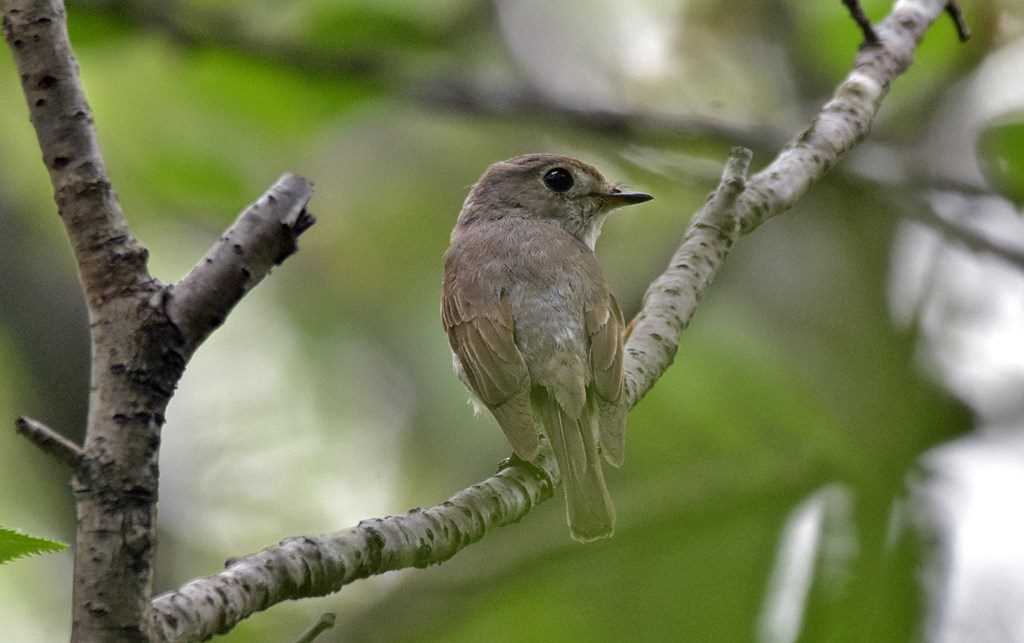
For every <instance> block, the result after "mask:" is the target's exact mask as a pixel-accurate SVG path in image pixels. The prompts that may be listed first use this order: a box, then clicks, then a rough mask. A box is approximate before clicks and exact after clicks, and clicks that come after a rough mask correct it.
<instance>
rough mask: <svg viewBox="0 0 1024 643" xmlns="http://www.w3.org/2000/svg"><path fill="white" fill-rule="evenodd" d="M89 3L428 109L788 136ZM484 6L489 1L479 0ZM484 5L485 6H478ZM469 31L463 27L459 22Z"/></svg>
mask: <svg viewBox="0 0 1024 643" xmlns="http://www.w3.org/2000/svg"><path fill="white" fill-rule="evenodd" d="M84 4H85V5H86V6H88V7H89V8H90V9H93V10H102V11H108V12H116V14H117V15H118V16H119V17H124V16H125V14H126V13H127V15H128V17H129V18H130V19H132V20H135V21H137V22H138V24H140V25H141V26H143V27H145V28H148V29H152V30H154V31H157V32H159V33H162V34H165V35H166V36H168V37H169V38H172V39H174V40H175V41H176V42H178V43H180V44H182V45H183V46H191V47H194V46H206V47H216V48H221V49H226V50H231V51H236V52H238V53H241V54H243V55H248V56H254V57H258V58H260V59H261V60H267V61H270V62H272V63H274V64H277V65H282V66H287V67H291V68H296V69H300V70H302V71H305V72H309V73H313V74H316V75H318V76H330V77H337V78H339V79H343V80H345V81H347V82H351V81H352V80H354V79H355V80H360V81H363V82H368V83H372V84H374V85H375V86H378V87H381V88H382V89H384V90H385V91H388V92H391V93H392V94H394V95H397V96H401V97H404V98H408V99H410V100H411V101H412V102H414V103H416V104H418V105H419V106H421V107H422V108H424V109H427V110H434V111H439V112H443V113H445V114H450V113H451V112H453V111H454V112H459V113H462V114H466V115H470V116H477V117H493V118H503V119H522V120H529V121H530V122H531V123H537V122H538V121H540V122H545V123H548V124H551V125H555V126H561V125H565V126H571V127H574V128H577V129H581V130H586V131H591V132H595V133H598V134H601V135H603V136H609V137H618V138H622V139H628V140H630V141H633V142H636V140H637V139H640V140H650V141H658V142H661V143H665V142H666V141H669V140H679V141H688V140H694V139H701V138H713V139H715V140H724V141H730V142H733V143H735V144H742V145H744V146H747V147H750V148H753V149H754V150H757V151H765V152H768V151H771V150H775V149H777V148H778V146H779V145H781V144H782V143H783V142H784V141H785V133H784V132H782V131H780V130H778V129H777V128H774V127H769V126H750V125H745V124H740V123H731V122H729V121H726V120H722V119H717V118H714V117H711V116H698V117H689V116H681V115H677V114H667V113H649V112H636V111H614V110H608V109H593V108H591V107H579V106H573V105H570V104H566V103H562V102H559V101H557V100H554V99H552V98H550V97H548V96H546V95H544V94H543V93H541V92H538V91H536V90H535V89H533V88H532V87H529V86H527V85H516V84H514V83H512V82H510V83H507V84H505V85H504V86H503V87H501V88H500V89H495V88H493V87H490V86H485V85H483V84H481V83H479V82H477V81H476V80H474V79H472V78H469V77H467V75H466V74H465V73H464V72H463V71H462V70H461V69H441V70H440V71H437V72H435V73H428V74H426V76H427V78H426V79H424V78H423V76H424V73H423V71H422V70H420V69H417V70H416V72H415V73H416V75H415V76H410V75H409V73H408V72H407V71H406V70H404V69H403V68H402V67H401V66H400V65H398V64H396V63H395V61H394V60H392V59H391V58H390V57H389V56H387V55H382V54H381V53H380V52H378V51H374V52H360V51H352V50H342V51H331V50H326V49H322V48H317V47H312V46H310V45H309V44H308V43H304V42H290V41H287V40H282V39H279V38H272V37H267V36H262V35H260V34H256V33H252V32H249V31H246V30H244V29H242V28H240V27H239V24H240V23H239V21H238V20H237V19H232V16H231V14H230V13H229V12H223V13H218V12H214V11H204V10H197V9H195V8H182V7H181V6H180V4H179V3H176V4H174V5H168V4H167V3H159V2H152V1H150V0H130V1H129V2H127V3H124V2H114V1H112V0H88V1H87V2H85V3H84ZM478 6H479V7H482V8H483V7H487V6H489V3H485V2H481V3H479V5H478ZM478 11H480V9H478ZM459 30H460V31H462V30H465V26H462V27H459Z"/></svg>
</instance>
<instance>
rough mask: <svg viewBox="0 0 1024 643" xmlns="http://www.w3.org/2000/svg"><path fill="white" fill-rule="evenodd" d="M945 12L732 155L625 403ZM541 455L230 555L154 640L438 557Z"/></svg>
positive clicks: (541, 491) (688, 242) (840, 148)
mask: <svg viewBox="0 0 1024 643" xmlns="http://www.w3.org/2000/svg"><path fill="white" fill-rule="evenodd" d="M944 10H945V2H942V1H941V0H899V1H898V2H897V3H896V5H895V7H894V9H893V12H892V14H891V15H890V16H889V18H887V19H886V20H885V22H883V23H882V24H881V25H879V27H878V35H879V43H878V44H877V45H876V46H873V47H869V48H865V50H864V51H862V52H861V53H860V54H859V55H858V57H857V61H856V67H855V70H854V71H853V72H852V73H851V74H850V76H849V77H848V78H847V79H846V80H845V81H844V82H843V84H842V85H841V86H840V87H839V89H838V91H837V92H836V95H835V97H834V98H833V99H832V100H831V101H829V103H828V104H826V105H825V106H824V108H823V109H822V112H821V114H819V116H818V118H817V119H815V122H814V124H812V126H811V127H810V128H809V129H808V130H807V131H806V132H804V134H802V135H801V136H799V137H798V138H797V139H795V140H794V141H793V142H792V143H790V144H789V146H787V147H786V148H785V149H784V150H783V151H782V153H780V155H779V156H778V157H777V158H776V159H775V160H774V161H773V162H772V163H771V165H769V166H768V167H767V168H766V169H764V170H762V171H761V172H759V173H758V174H757V175H755V176H754V177H753V178H751V179H750V180H749V181H748V182H747V183H746V189H744V181H743V177H744V176H745V174H746V171H747V166H748V164H749V162H750V154H749V152H747V151H746V150H734V151H733V153H732V155H731V157H730V161H729V163H728V164H727V166H726V170H725V173H724V174H723V180H722V182H721V184H720V185H719V188H718V189H717V190H716V191H715V192H714V193H713V194H712V196H711V197H710V198H709V200H708V202H707V203H706V204H705V206H704V207H703V208H702V209H701V211H700V212H699V213H698V214H697V215H696V216H695V217H694V219H693V221H692V223H691V225H690V226H689V228H688V230H687V232H686V235H685V236H684V238H683V242H682V245H681V247H680V249H679V250H678V251H677V252H676V254H675V255H674V256H673V259H672V262H671V263H670V265H669V267H668V269H667V270H666V272H665V274H663V275H662V276H661V277H659V278H658V279H657V280H656V281H655V282H654V283H653V284H652V286H651V288H650V289H649V290H648V293H647V295H646V296H645V299H644V306H643V309H642V310H641V312H640V314H639V315H638V318H637V320H636V324H635V326H634V328H633V331H632V334H631V335H630V337H629V340H628V343H627V363H626V372H627V378H628V380H627V381H628V384H627V386H628V395H629V399H630V403H631V404H635V403H636V402H637V401H638V400H639V399H640V398H641V397H642V396H643V395H644V393H645V392H646V391H647V390H649V389H650V387H651V386H652V385H653V383H654V382H655V381H656V380H657V378H658V376H660V374H661V373H662V372H664V370H665V369H666V368H667V367H668V365H669V364H670V363H671V361H672V359H673V357H674V354H675V351H676V346H677V344H678V336H679V333H680V332H681V331H682V330H683V329H684V328H685V327H686V324H687V323H688V321H689V319H690V318H691V317H692V315H693V312H694V310H695V307H696V305H697V303H698V302H699V301H700V298H701V295H702V294H703V292H704V290H705V289H706V288H707V286H708V285H709V284H710V283H711V280H712V279H713V277H714V275H715V273H716V272H717V270H718V268H719V267H720V265H721V263H722V261H723V260H724V258H725V256H726V255H727V253H728V251H729V248H730V247H731V245H732V244H733V242H734V241H735V239H736V237H737V236H738V235H739V234H741V233H743V232H750V231H752V230H753V229H755V228H756V227H757V226H758V225H760V224H761V223H762V222H764V221H765V220H766V219H767V218H769V217H771V216H774V215H776V214H779V213H781V212H784V211H785V210H787V209H789V208H791V207H792V206H793V205H794V204H795V203H796V201H797V200H798V199H799V198H800V197H801V196H802V195H803V194H804V193H805V192H806V191H807V190H808V189H809V188H810V186H811V185H812V184H813V183H814V182H815V181H817V180H818V179H820V178H821V177H822V176H824V174H825V173H826V172H827V171H828V170H829V169H830V168H832V167H833V166H834V165H835V164H836V163H837V162H838V161H839V159H840V158H841V157H842V156H843V155H844V154H845V153H846V152H847V151H849V149H850V148H852V147H853V146H854V145H855V144H856V143H857V142H859V141H860V140H861V139H862V138H863V137H864V136H865V135H866V134H867V131H868V129H869V127H870V124H871V121H872V119H873V117H874V115H875V114H876V113H877V111H878V107H879V105H880V103H881V100H882V98H883V97H884V95H885V90H886V89H887V88H888V85H889V83H890V82H891V81H892V80H893V79H894V78H895V77H896V76H898V75H899V74H900V73H902V72H903V71H904V70H906V68H907V67H908V66H909V65H910V62H911V58H912V53H913V50H914V48H915V47H916V45H917V43H918V42H919V41H920V39H921V36H922V35H923V33H924V31H925V29H926V28H927V27H928V25H930V24H931V23H932V22H933V21H934V20H935V19H936V18H937V17H938V16H939V15H941V14H942V12H943V11H944ZM545 457H546V458H548V459H546V460H543V461H542V462H541V466H540V467H539V468H538V467H534V466H533V465H530V464H526V463H523V462H519V461H514V462H513V463H512V464H510V465H509V466H508V467H506V468H505V469H503V470H502V471H500V472H499V473H498V474H497V475H496V476H493V477H491V478H489V479H488V480H486V481H484V482H482V483H480V484H477V485H474V486H473V487H470V488H469V489H466V490H464V491H462V492H460V493H458V494H456V495H455V496H453V497H452V498H451V499H450V500H448V501H446V502H444V503H442V504H441V505H438V506H436V507H432V508H430V509H427V510H413V511H411V512H409V513H407V514H404V515H402V516H392V517H388V518H384V519H374V520H367V521H363V522H362V523H360V524H359V525H358V526H356V527H353V528H351V529H348V530H345V531H341V532H337V533H334V534H329V535H326V536H319V537H299V538H292V539H288V540H285V541H283V542H282V543H280V544H279V545H276V546H273V547H269V548H267V549H265V550H263V551H262V552H259V553H257V554H254V555H251V556H247V557H245V558H241V559H238V560H234V561H232V562H231V563H230V565H229V566H228V568H227V569H226V570H224V571H223V572H221V573H219V574H216V575H213V576H208V577H205V578H200V579H196V580H193V581H191V582H189V583H188V584H186V585H185V586H183V587H182V588H181V589H179V590H176V591H173V592H168V593H166V594H163V595H161V596H158V597H157V598H156V599H155V600H154V602H153V619H154V626H153V630H154V633H156V634H157V636H158V640H163V641H195V640H203V639H206V638H208V637H210V636H213V635H214V634H216V633H220V632H225V631H227V630H229V629H231V628H232V627H233V626H234V625H235V624H237V623H238V622H239V621H241V620H242V619H244V618H246V617H247V616H249V615H250V614H252V613H253V612H255V611H258V610H263V609H267V608H268V607H270V606H271V605H274V604H275V603H277V602H280V601H283V600H288V599H294V598H300V597H306V596H317V595H323V594H327V593H331V592H335V591H337V590H339V589H340V588H341V587H343V586H344V585H346V584H348V583H351V582H353V581H355V580H357V579H359V578H365V577H367V576H371V575H375V574H380V573H384V572H386V571H390V570H395V569H401V568H405V567H423V566H426V565H430V564H435V563H439V562H443V561H445V560H447V559H449V558H451V557H452V556H454V555H455V554H456V553H457V552H458V551H459V550H461V549H462V548H463V547H465V546H467V545H469V544H470V543H472V542H475V541H476V540H478V539H479V538H481V537H483V536H484V535H485V534H486V533H487V531H489V530H490V529H492V528H494V527H497V526H501V525H505V524H508V523H510V522H515V521H517V520H519V519H520V518H522V517H523V516H524V515H526V513H528V512H529V511H530V510H531V509H532V508H533V507H534V506H535V505H536V504H538V503H540V502H542V501H544V500H546V499H547V498H549V497H551V495H552V488H553V486H554V485H555V484H557V477H556V475H555V471H554V469H555V468H554V467H553V466H552V465H551V463H550V458H549V457H548V456H545ZM542 472H544V473H542Z"/></svg>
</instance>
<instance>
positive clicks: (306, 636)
mask: <svg viewBox="0 0 1024 643" xmlns="http://www.w3.org/2000/svg"><path fill="white" fill-rule="evenodd" d="M332 627H334V614H332V613H330V612H327V613H325V614H321V615H320V618H318V619H317V620H316V623H313V624H312V625H310V626H309V629H308V630H306V631H305V632H303V633H302V634H300V635H299V638H297V639H295V643H313V641H314V640H316V637H318V636H320V635H321V634H322V633H324V632H326V631H327V630H329V629H331V628H332Z"/></svg>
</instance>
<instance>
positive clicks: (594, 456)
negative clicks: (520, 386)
mask: <svg viewBox="0 0 1024 643" xmlns="http://www.w3.org/2000/svg"><path fill="white" fill-rule="evenodd" d="M538 406H539V407H540V410H541V414H540V416H541V419H542V424H543V425H544V432H545V433H546V434H547V437H548V440H549V441H550V442H551V447H552V448H553V449H554V451H555V459H556V460H557V461H558V469H559V471H560V472H561V477H562V488H563V489H565V510H566V516H567V518H568V521H569V529H570V531H571V532H572V537H573V538H575V539H576V540H578V541H580V542H590V541H592V540H598V539H600V538H608V537H609V536H611V535H612V532H613V531H614V530H615V507H614V506H613V505H612V499H611V497H610V496H609V495H608V487H607V485H605V482H604V471H603V470H602V468H601V456H600V454H599V453H598V446H597V445H598V440H599V437H598V436H599V432H598V416H597V412H596V409H595V408H594V402H593V400H592V399H591V400H589V401H588V402H587V403H586V404H584V405H583V408H582V411H581V413H580V416H579V417H578V418H574V417H572V416H570V415H569V414H568V413H566V412H565V410H564V409H562V407H561V405H560V404H559V403H558V402H557V401H556V400H555V399H554V397H553V396H549V395H545V396H544V399H543V400H541V401H540V403H539V404H538Z"/></svg>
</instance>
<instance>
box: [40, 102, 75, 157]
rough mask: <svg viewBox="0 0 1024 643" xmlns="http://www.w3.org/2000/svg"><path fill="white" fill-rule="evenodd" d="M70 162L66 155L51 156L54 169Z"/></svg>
mask: <svg viewBox="0 0 1024 643" xmlns="http://www.w3.org/2000/svg"><path fill="white" fill-rule="evenodd" d="M40 100H42V99H40ZM70 162H71V159H69V158H68V157H66V156H55V157H54V158H53V169H55V170H63V169H64V168H66V167H67V166H68V163H70Z"/></svg>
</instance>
